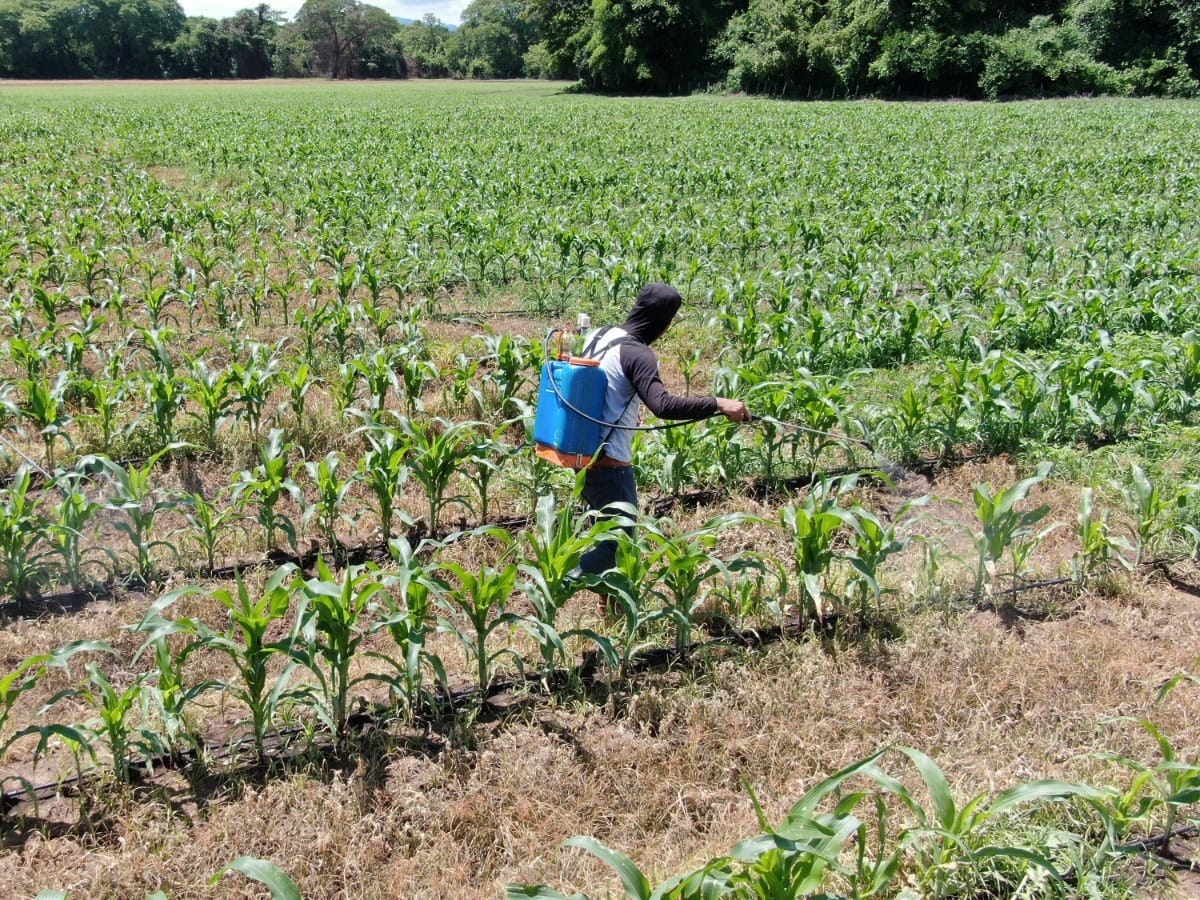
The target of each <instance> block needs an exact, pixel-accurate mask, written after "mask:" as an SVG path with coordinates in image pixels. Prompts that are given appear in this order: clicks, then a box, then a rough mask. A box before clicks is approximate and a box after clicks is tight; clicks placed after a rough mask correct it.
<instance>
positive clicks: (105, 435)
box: [79, 377, 132, 454]
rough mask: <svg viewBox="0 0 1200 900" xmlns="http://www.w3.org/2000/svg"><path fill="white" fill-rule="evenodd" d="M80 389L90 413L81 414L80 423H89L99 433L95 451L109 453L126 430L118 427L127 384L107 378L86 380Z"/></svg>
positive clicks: (127, 388)
mask: <svg viewBox="0 0 1200 900" xmlns="http://www.w3.org/2000/svg"><path fill="white" fill-rule="evenodd" d="M81 387H82V389H83V395H84V399H85V401H86V402H87V405H88V406H89V407H90V409H91V412H89V413H86V414H81V415H80V417H79V418H80V421H81V422H87V423H89V425H92V426H93V427H95V429H96V430H97V431H98V432H99V437H98V444H99V446H98V447H97V448H96V449H98V450H99V451H100V452H101V453H105V454H107V453H111V452H112V448H113V444H114V442H115V440H116V439H117V438H119V437H122V436H123V435H124V434H125V432H126V430H127V428H123V427H122V426H121V425H120V416H121V411H122V410H123V409H124V407H125V401H126V398H127V394H128V391H129V387H128V383H127V382H125V381H121V380H114V379H112V378H109V377H105V378H88V379H84V380H83V381H82V382H81ZM128 427H132V426H131V425H130V426H128Z"/></svg>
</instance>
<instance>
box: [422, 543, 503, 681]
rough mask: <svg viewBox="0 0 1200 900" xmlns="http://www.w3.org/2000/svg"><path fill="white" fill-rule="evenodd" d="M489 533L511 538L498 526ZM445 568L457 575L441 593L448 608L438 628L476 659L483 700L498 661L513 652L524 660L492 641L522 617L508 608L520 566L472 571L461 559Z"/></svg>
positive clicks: (440, 602)
mask: <svg viewBox="0 0 1200 900" xmlns="http://www.w3.org/2000/svg"><path fill="white" fill-rule="evenodd" d="M489 534H491V535H492V536H493V537H494V538H495V539H497V540H501V541H507V540H508V537H507V534H506V533H504V532H501V531H499V530H497V529H489ZM502 535H503V537H502ZM442 568H444V569H445V571H447V572H448V573H449V574H451V575H452V576H453V577H454V582H451V584H450V587H449V589H448V590H446V591H443V592H441V593H439V595H438V597H437V602H438V604H439V605H440V606H441V607H442V609H443V610H444V612H445V615H442V616H439V617H438V629H439V630H440V631H445V632H447V633H449V634H453V635H454V636H455V637H456V638H458V640H459V643H461V644H462V646H463V649H464V650H465V651H466V655H467V661H468V662H470V661H472V660H473V661H474V662H475V668H476V678H477V682H478V685H479V691H480V702H481V703H482V701H483V699H484V698H486V697H487V692H488V689H489V687H491V683H492V674H493V672H494V671H495V663H496V661H497V660H498V659H500V658H501V657H503V656H505V655H509V656H512V657H513V658H514V660H516V661H517V663H518V664H520V657H519V656H517V655H516V653H515V652H514V651H513V650H511V649H510V648H507V647H502V648H500V649H493V648H492V647H491V646H490V645H489V644H490V642H491V641H492V636H493V635H494V634H495V633H496V632H497V631H499V630H501V629H504V628H508V627H510V626H512V625H515V624H517V623H518V621H519V617H518V616H517V615H516V614H515V613H511V612H508V611H507V610H506V607H507V605H508V601H509V597H510V595H511V594H512V590H513V586H514V585H515V584H516V580H517V567H516V566H515V565H512V564H506V565H503V566H500V567H499V568H495V567H492V566H483V567H482V568H480V569H479V571H478V572H471V571H468V570H467V569H466V568H464V567H463V566H461V565H459V564H458V563H445V564H444V565H443V566H442ZM455 582H456V583H455ZM460 619H465V620H466V625H463V624H461V621H460Z"/></svg>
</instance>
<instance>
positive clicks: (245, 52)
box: [221, 3, 286, 78]
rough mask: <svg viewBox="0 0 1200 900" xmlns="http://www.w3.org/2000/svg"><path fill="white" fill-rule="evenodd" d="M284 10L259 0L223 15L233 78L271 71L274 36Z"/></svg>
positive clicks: (253, 75)
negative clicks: (231, 13)
mask: <svg viewBox="0 0 1200 900" xmlns="http://www.w3.org/2000/svg"><path fill="white" fill-rule="evenodd" d="M285 18H286V14H284V13H282V12H279V11H277V10H273V9H271V7H270V6H268V5H267V4H266V3H260V4H258V5H257V6H256V7H254V9H243V10H239V11H238V12H236V13H234V14H233V16H232V17H231V18H228V19H225V20H224V21H223V22H222V23H221V25H222V27H223V29H224V30H225V31H226V33H227V34H228V35H229V43H230V51H231V56H232V59H231V64H232V72H231V73H230V74H232V75H233V76H234V77H235V78H266V77H268V76H269V75H271V74H272V70H271V57H272V56H273V55H274V52H275V36H276V34H277V33H278V31H279V26H280V25H281V24H282V23H283V21H284V19H285Z"/></svg>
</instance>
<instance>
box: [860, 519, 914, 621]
mask: <svg viewBox="0 0 1200 900" xmlns="http://www.w3.org/2000/svg"><path fill="white" fill-rule="evenodd" d="M928 502H929V498H928V497H918V498H917V499H916V500H911V501H909V502H907V503H905V504H904V505H903V506H901V507H900V510H899V511H898V512H897V513H896V515H895V516H894V517H892V518H891V519H889V520H885V519H883V518H880V517H879V516H877V515H876V514H875V513H874V512H872V511H871V510H869V509H867V508H866V507H864V506H861V505H856V506H855V507H854V508H853V509H852V510H851V512H852V514H853V516H854V522H853V528H852V529H851V532H850V544H851V546H850V551H849V553H848V554H847V555H846V561H847V562H848V563H849V564H850V572H849V576H848V582H847V589H848V593H849V596H850V599H851V602H852V603H853V604H854V606H855V608H856V609H857V611H858V615H859V616H860V617H862V618H866V617H867V615H868V614H870V613H871V612H874V614H875V615H876V616H878V615H879V614H880V612H881V609H880V604H881V601H882V599H883V593H884V589H883V587H882V586H881V584H880V573H881V571H882V570H883V567H884V564H885V563H886V562H887V560H888V559H889V558H890V557H892V556H895V555H896V554H897V553H901V552H903V550H904V548H905V547H906V546H908V539H907V538H906V537H904V536H902V535H901V533H900V532H901V529H902V527H903V525H904V523H905V519H906V518H907V517H908V516H909V515H910V514H911V512H912V510H913V509H914V508H916V507H918V506H924V505H925V504H926V503H928Z"/></svg>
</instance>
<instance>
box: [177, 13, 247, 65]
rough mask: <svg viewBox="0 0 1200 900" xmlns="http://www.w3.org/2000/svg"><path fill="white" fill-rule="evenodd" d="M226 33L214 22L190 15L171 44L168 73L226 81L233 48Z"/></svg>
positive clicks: (219, 24) (214, 20)
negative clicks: (224, 79)
mask: <svg viewBox="0 0 1200 900" xmlns="http://www.w3.org/2000/svg"><path fill="white" fill-rule="evenodd" d="M231 44H232V40H231V38H230V35H229V32H228V31H226V30H225V29H224V28H222V27H221V23H220V22H218V21H217V20H216V19H210V18H207V17H201V16H193V17H191V18H189V19H188V20H187V22H186V24H185V25H184V29H183V31H182V32H181V33H180V34H179V36H178V37H176V38H175V41H174V43H173V44H171V51H170V57H171V65H170V74H171V75H173V76H175V77H178V78H228V77H230V75H231V74H232V62H231V60H232V58H233V48H232V46H231Z"/></svg>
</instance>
